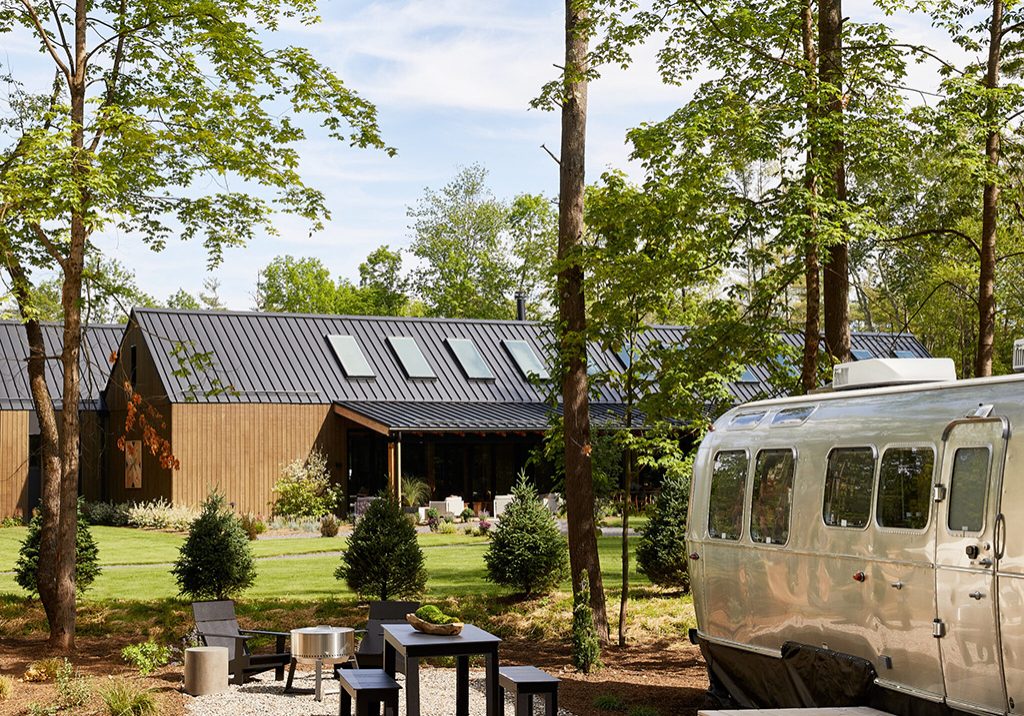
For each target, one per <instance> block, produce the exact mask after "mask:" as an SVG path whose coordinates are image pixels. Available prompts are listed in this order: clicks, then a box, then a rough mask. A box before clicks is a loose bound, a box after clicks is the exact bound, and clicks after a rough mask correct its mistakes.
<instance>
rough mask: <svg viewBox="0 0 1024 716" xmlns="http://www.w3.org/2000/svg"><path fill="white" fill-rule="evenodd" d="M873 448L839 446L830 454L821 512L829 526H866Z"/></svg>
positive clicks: (868, 510)
mask: <svg viewBox="0 0 1024 716" xmlns="http://www.w3.org/2000/svg"><path fill="white" fill-rule="evenodd" d="M874 480H875V451H874V449H873V448H869V447H863V448H859V447H858V448H836V449H835V450H833V451H832V452H830V453H829V455H828V469H827V470H826V472H825V501H824V503H823V504H822V507H821V514H822V517H823V518H824V520H825V524H826V525H828V526H829V527H857V528H859V527H863V526H865V525H866V524H867V523H868V515H869V514H870V513H871V488H872V485H873V483H874Z"/></svg>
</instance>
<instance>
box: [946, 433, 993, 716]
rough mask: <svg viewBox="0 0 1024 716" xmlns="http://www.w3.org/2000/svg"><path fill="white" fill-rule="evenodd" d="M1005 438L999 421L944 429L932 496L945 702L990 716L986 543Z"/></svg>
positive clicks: (989, 557) (989, 558) (989, 551)
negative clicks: (940, 455)
mask: <svg viewBox="0 0 1024 716" xmlns="http://www.w3.org/2000/svg"><path fill="white" fill-rule="evenodd" d="M1007 434H1008V428H1007V423H1006V422H1005V421H1004V420H1002V419H998V418H970V419H964V420H957V421H954V422H953V423H951V424H950V425H949V426H948V427H947V428H946V432H945V435H944V437H943V442H944V446H943V451H942V472H941V474H940V478H939V482H938V487H937V488H936V494H935V497H936V500H938V501H939V504H938V509H937V510H936V514H937V517H938V524H937V525H936V530H935V540H936V546H935V593H936V608H937V610H938V614H937V623H936V626H935V628H936V636H939V637H940V639H939V645H940V651H941V654H942V670H943V680H944V681H945V685H946V701H947V703H949V704H950V705H951V706H957V707H962V708H965V709H970V710H975V711H977V710H984V711H990V712H994V713H1005V712H1006V689H1005V684H1004V680H1003V665H1002V653H1001V649H1000V646H999V641H998V638H999V637H998V634H999V628H998V615H999V612H998V591H997V589H996V578H995V574H996V567H997V564H996V561H997V555H996V551H995V549H994V547H993V545H994V541H995V540H994V532H995V524H996V515H998V514H999V494H1000V483H1001V481H1002V474H1003V458H1004V455H1005V453H1006V437H1007Z"/></svg>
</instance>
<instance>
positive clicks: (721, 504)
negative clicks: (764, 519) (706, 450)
mask: <svg viewBox="0 0 1024 716" xmlns="http://www.w3.org/2000/svg"><path fill="white" fill-rule="evenodd" d="M746 487H747V453H745V452H744V451H742V450H730V451H727V452H720V453H718V454H717V455H715V465H714V471H713V472H712V474H711V499H710V501H709V505H708V534H710V535H711V536H712V537H714V538H716V539H730V540H738V539H739V538H740V530H741V529H742V525H743V495H744V493H745V492H746Z"/></svg>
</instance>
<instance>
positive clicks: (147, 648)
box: [121, 641, 171, 676]
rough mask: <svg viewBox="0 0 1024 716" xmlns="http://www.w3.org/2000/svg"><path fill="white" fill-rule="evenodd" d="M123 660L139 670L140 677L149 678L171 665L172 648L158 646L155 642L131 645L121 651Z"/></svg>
mask: <svg viewBox="0 0 1024 716" xmlns="http://www.w3.org/2000/svg"><path fill="white" fill-rule="evenodd" d="M121 658H122V659H124V660H125V662H126V663H128V664H130V665H132V666H134V667H135V668H136V669H138V670H139V676H149V675H150V674H152V673H153V672H154V671H156V670H157V669H159V668H160V667H162V666H167V664H169V663H170V661H171V647H169V646H163V645H161V644H157V643H156V642H155V641H144V642H142V643H141V644H129V645H128V646H126V647H125V648H123V649H121Z"/></svg>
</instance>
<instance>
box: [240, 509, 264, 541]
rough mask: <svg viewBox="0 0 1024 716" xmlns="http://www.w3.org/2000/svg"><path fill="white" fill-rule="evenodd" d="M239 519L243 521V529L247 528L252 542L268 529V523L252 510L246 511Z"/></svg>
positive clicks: (246, 531)
mask: <svg viewBox="0 0 1024 716" xmlns="http://www.w3.org/2000/svg"><path fill="white" fill-rule="evenodd" d="M238 521H239V522H241V523H242V529H243V530H245V534H246V536H247V537H248V538H249V541H250V542H254V541H255V540H256V538H257V537H259V536H260V535H261V534H263V533H264V532H266V531H267V525H266V523H264V522H263V520H261V519H260V518H259V517H257V516H256V515H254V514H253V513H251V512H246V513H245V514H244V515H242V516H241V517H239V518H238Z"/></svg>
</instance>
